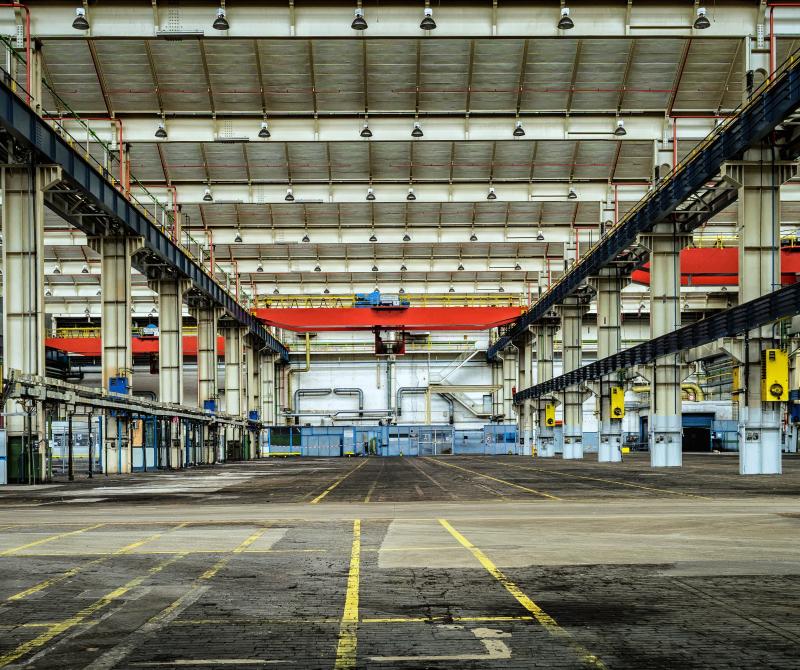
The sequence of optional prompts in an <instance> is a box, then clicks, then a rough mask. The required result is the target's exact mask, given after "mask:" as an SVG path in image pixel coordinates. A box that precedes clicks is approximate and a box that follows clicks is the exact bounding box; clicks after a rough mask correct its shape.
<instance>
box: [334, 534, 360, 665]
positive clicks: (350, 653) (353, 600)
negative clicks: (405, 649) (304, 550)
mask: <svg viewBox="0 0 800 670" xmlns="http://www.w3.org/2000/svg"><path fill="white" fill-rule="evenodd" d="M360 582H361V519H356V520H355V521H353V547H352V549H351V550H350V572H349V574H348V575H347V593H346V595H345V599H344V612H343V613H342V621H341V623H340V624H339V642H338V644H337V645H336V664H335V665H334V666H333V667H334V668H335V670H349V669H351V668H355V667H356V655H357V650H358V589H359V584H360Z"/></svg>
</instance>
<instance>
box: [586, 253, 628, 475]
mask: <svg viewBox="0 0 800 670" xmlns="http://www.w3.org/2000/svg"><path fill="white" fill-rule="evenodd" d="M592 283H593V285H594V287H595V290H596V291H597V359H598V360H600V359H602V358H607V357H608V356H613V355H614V354H616V353H617V352H618V351H619V350H620V348H621V345H622V336H621V332H622V330H621V316H622V300H621V294H620V291H621V290H622V288H623V286H624V285H625V284H627V283H628V280H626V279H623V278H622V277H621V276H620V273H619V272H618V270H617V269H616V268H614V267H608V268H603V269H602V270H601V271H600V274H599V276H597V277H594V278H593V279H592ZM615 382H616V375H606V376H605V377H603V378H602V379H601V380H600V431H599V435H598V449H597V460H598V462H600V463H617V462H619V461H621V460H622V419H621V418H615V417H613V416H611V386H612V385H614V384H615Z"/></svg>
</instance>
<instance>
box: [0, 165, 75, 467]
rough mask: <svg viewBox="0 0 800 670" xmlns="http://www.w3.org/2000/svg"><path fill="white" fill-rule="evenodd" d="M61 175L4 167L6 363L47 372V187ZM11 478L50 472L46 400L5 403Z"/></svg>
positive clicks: (35, 372) (12, 367) (45, 170)
mask: <svg viewBox="0 0 800 670" xmlns="http://www.w3.org/2000/svg"><path fill="white" fill-rule="evenodd" d="M60 180H61V171H60V169H59V168H58V167H52V166H46V167H45V166H42V167H35V166H19V167H16V166H14V167H12V166H9V167H5V168H3V170H2V189H3V194H2V197H3V202H2V221H3V235H4V239H3V272H4V275H3V312H4V313H3V369H4V374H5V375H6V376H7V375H8V374H9V371H11V370H18V371H19V372H22V373H23V374H30V375H41V376H44V374H45V362H44V340H45V336H46V334H45V329H44V328H45V326H44V313H45V309H44V191H45V190H46V189H48V188H50V187H51V186H53V185H54V184H56V183H58V182H59V181H60ZM5 411H6V413H7V414H6V422H5V427H6V431H7V436H8V454H9V456H10V457H11V459H10V461H9V465H12V464H13V462H16V463H19V465H20V467H19V468H18V469H13V470H12V468H11V467H9V470H8V477H9V481H19V482H31V483H34V482H38V481H42V479H43V478H44V475H45V473H46V468H45V456H46V453H45V421H44V411H43V407H42V403H41V402H38V401H37V402H33V403H25V404H23V403H20V402H19V401H16V400H9V401H8V402H7V403H6V405H5Z"/></svg>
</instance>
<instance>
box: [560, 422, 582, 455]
mask: <svg viewBox="0 0 800 670" xmlns="http://www.w3.org/2000/svg"><path fill="white" fill-rule="evenodd" d="M563 458H564V459H565V460H576V459H580V458H583V436H582V434H581V432H580V428H576V427H575V426H564V453H563Z"/></svg>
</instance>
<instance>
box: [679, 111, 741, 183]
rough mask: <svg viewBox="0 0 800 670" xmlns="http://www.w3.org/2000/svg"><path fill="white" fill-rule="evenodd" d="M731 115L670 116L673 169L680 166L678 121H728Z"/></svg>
mask: <svg viewBox="0 0 800 670" xmlns="http://www.w3.org/2000/svg"><path fill="white" fill-rule="evenodd" d="M730 116H731V115H730V114H670V115H669V118H671V119H672V169H673V170H674V169H675V168H676V167H677V166H678V119H728V118H730Z"/></svg>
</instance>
